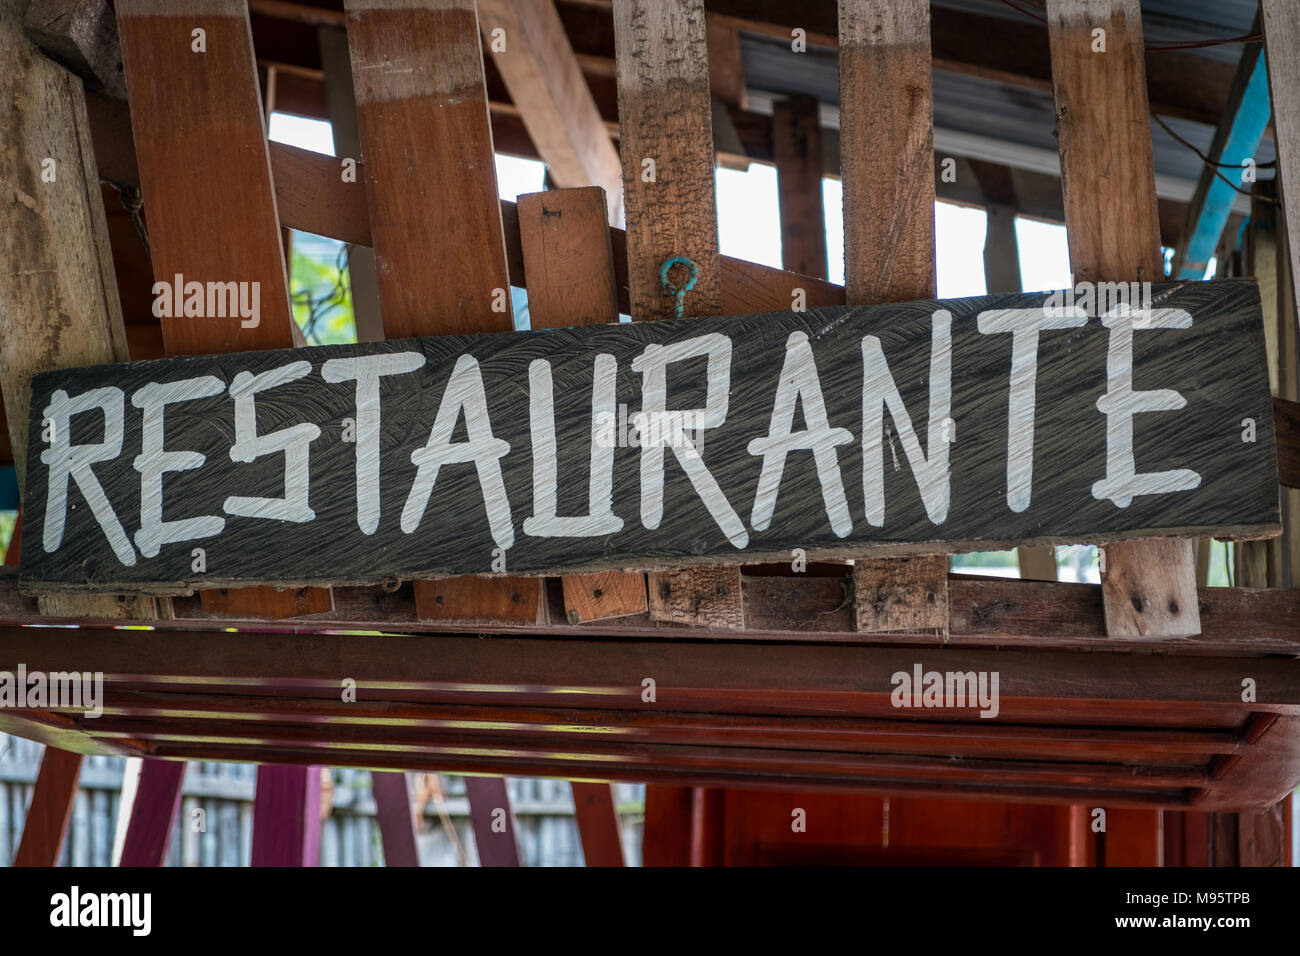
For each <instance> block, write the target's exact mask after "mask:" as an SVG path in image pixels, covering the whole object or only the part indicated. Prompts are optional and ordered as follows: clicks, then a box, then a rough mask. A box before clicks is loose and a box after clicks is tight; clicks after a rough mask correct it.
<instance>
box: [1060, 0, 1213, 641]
mask: <svg viewBox="0 0 1300 956" xmlns="http://www.w3.org/2000/svg"><path fill="white" fill-rule="evenodd" d="M1047 19H1048V36H1049V39H1050V42H1051V51H1052V88H1053V94H1054V97H1055V102H1056V128H1057V135H1058V138H1059V146H1060V153H1061V188H1062V191H1063V195H1064V198H1065V225H1066V240H1067V243H1068V245H1069V249H1070V268H1071V271H1072V272H1073V274H1074V281H1075V282H1076V283H1078V282H1099V281H1110V282H1114V281H1133V280H1137V281H1140V282H1155V281H1158V280H1159V279H1160V278H1161V277H1162V276H1163V275H1164V261H1163V258H1162V254H1161V251H1160V217H1159V212H1158V209H1157V204H1156V190H1155V168H1154V165H1153V160H1152V149H1151V127H1150V123H1149V120H1148V116H1149V112H1148V110H1149V107H1148V104H1147V93H1146V89H1147V84H1146V66H1145V62H1144V59H1143V42H1142V14H1141V9H1140V5H1139V3H1138V0H1049V3H1048V6H1047ZM1094 29H1102V30H1104V31H1105V37H1106V51H1105V52H1104V53H1094V52H1092V44H1093V35H1092V31H1093V30H1094ZM1169 561H1173V562H1175V563H1173V564H1166V562H1169ZM1105 573H1106V574H1114V575H1118V576H1120V577H1121V578H1122V579H1123V580H1122V583H1120V584H1117V585H1116V586H1114V587H1110V588H1108V589H1107V590H1106V591H1105V594H1106V595H1107V601H1108V602H1110V601H1118V600H1121V597H1120V595H1121V594H1124V593H1125V592H1129V593H1130V594H1131V593H1133V592H1136V593H1138V594H1140V595H1141V596H1142V599H1143V600H1146V599H1148V598H1150V599H1152V600H1155V598H1154V597H1153V596H1155V595H1160V596H1161V597H1162V598H1163V599H1164V600H1163V603H1162V604H1161V605H1160V608H1161V609H1160V610H1159V611H1156V612H1155V614H1154V617H1153V616H1152V615H1151V613H1150V612H1149V610H1144V611H1142V612H1138V611H1137V610H1136V609H1135V608H1134V607H1133V605H1132V603H1131V602H1130V605H1129V607H1127V608H1126V607H1120V606H1115V607H1111V606H1109V603H1108V607H1107V612H1106V620H1107V623H1108V624H1109V625H1113V626H1115V627H1116V628H1126V630H1123V631H1122V632H1120V631H1117V632H1116V633H1125V634H1130V635H1155V634H1160V633H1164V634H1167V635H1180V634H1181V635H1185V634H1195V633H1197V632H1198V631H1199V630H1200V616H1199V613H1198V610H1197V606H1196V602H1195V601H1188V600H1187V598H1188V597H1189V596H1191V595H1194V594H1195V589H1196V565H1195V551H1194V549H1186V548H1182V549H1179V550H1178V551H1177V552H1174V551H1171V550H1170V549H1169V548H1167V547H1164V546H1161V545H1158V544H1152V545H1132V546H1129V547H1125V548H1124V549H1123V550H1122V551H1120V550H1117V551H1115V552H1113V553H1112V554H1108V555H1107V556H1106V572H1105ZM1153 607H1154V605H1153ZM1175 607H1176V608H1177V610H1176V611H1174V610H1171V609H1172V608H1175ZM1143 615H1146V616H1143Z"/></svg>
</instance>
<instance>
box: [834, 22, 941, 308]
mask: <svg viewBox="0 0 1300 956" xmlns="http://www.w3.org/2000/svg"><path fill="white" fill-rule="evenodd" d="M839 12H840V17H839V40H840V167H841V171H842V175H843V179H844V262H845V273H844V274H845V294H846V298H847V301H848V302H849V304H851V305H873V304H875V303H878V302H897V301H901V300H905V299H921V298H926V297H928V296H932V295H934V289H935V260H934V254H935V253H934V148H933V142H934V118H933V117H934V104H933V94H932V91H931V81H930V73H931V64H930V5H929V4H928V3H926V2H924V0H903V2H898V0H842V2H841V3H840V5H839Z"/></svg>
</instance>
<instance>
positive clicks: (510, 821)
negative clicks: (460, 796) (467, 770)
mask: <svg viewBox="0 0 1300 956" xmlns="http://www.w3.org/2000/svg"><path fill="white" fill-rule="evenodd" d="M465 794H466V796H468V797H469V817H470V823H471V824H472V825H473V827H474V845H475V846H476V847H477V849H478V862H479V866H522V865H523V863H522V862H521V860H520V857H519V837H518V835H517V834H516V832H515V817H514V813H513V812H512V811H511V809H510V794H509V792H507V790H506V781H505V778H504V777H479V776H469V777H466V778H465Z"/></svg>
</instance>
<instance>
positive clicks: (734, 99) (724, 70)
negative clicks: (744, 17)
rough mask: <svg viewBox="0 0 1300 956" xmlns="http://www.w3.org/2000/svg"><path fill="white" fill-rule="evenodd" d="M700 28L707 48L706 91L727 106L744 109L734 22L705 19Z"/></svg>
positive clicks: (742, 71)
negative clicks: (707, 78) (707, 88)
mask: <svg viewBox="0 0 1300 956" xmlns="http://www.w3.org/2000/svg"><path fill="white" fill-rule="evenodd" d="M704 29H705V36H706V39H707V42H708V48H709V92H710V93H711V94H712V96H713V97H714V98H716V99H718V100H720V101H721V102H723V103H726V104H727V105H728V106H734V107H736V108H738V109H742V110H743V109H748V108H749V97H748V95H747V94H746V92H745V62H744V57H742V56H741V51H740V30H739V29H738V28H737V27H736V25H735V24H734V23H731V22H729V21H728V20H726V19H723V18H721V17H716V16H712V15H706V16H705V18H704Z"/></svg>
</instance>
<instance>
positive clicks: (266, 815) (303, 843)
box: [252, 764, 321, 866]
mask: <svg viewBox="0 0 1300 956" xmlns="http://www.w3.org/2000/svg"><path fill="white" fill-rule="evenodd" d="M320 807H321V768H320V767H301V766H287V765H280V764H263V765H262V766H260V767H258V768H257V790H256V793H255V795H254V797H253V852H252V865H253V866H318V865H319V864H320V829H321V818H320Z"/></svg>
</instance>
